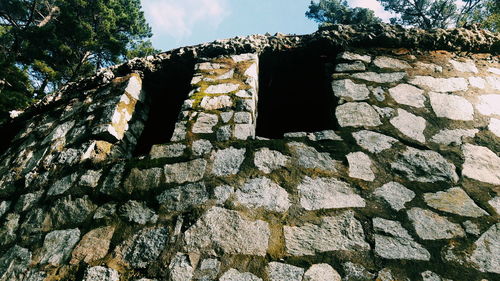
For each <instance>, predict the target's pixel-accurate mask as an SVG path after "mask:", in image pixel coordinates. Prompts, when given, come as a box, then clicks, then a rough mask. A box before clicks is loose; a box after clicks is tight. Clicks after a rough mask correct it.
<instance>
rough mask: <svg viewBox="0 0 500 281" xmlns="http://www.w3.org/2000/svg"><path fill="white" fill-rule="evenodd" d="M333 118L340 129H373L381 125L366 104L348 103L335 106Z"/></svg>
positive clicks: (375, 113)
mask: <svg viewBox="0 0 500 281" xmlns="http://www.w3.org/2000/svg"><path fill="white" fill-rule="evenodd" d="M335 116H336V117H337V120H338V122H339V125H340V126H342V127H363V126H368V127H375V126H379V125H382V122H381V121H380V118H379V116H378V114H377V112H376V111H375V109H373V107H371V106H370V105H369V104H367V103H366V102H348V103H345V104H342V105H339V106H337V108H336V110H335Z"/></svg>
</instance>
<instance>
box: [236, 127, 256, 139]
mask: <svg viewBox="0 0 500 281" xmlns="http://www.w3.org/2000/svg"><path fill="white" fill-rule="evenodd" d="M233 135H234V137H235V138H236V139H238V140H246V139H249V138H250V139H253V138H255V125H254V124H235V125H234V133H233Z"/></svg>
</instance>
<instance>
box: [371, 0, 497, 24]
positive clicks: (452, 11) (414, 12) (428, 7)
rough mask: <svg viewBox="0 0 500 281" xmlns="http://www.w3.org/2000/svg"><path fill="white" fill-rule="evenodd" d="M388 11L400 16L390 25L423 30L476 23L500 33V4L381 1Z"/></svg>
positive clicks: (474, 0)
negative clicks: (499, 27) (499, 25)
mask: <svg viewBox="0 0 500 281" xmlns="http://www.w3.org/2000/svg"><path fill="white" fill-rule="evenodd" d="M378 1H379V2H380V3H381V4H382V6H383V7H384V9H385V10H387V11H391V12H394V13H396V14H397V15H398V17H396V18H391V23H393V24H401V25H406V26H415V27H420V28H423V29H432V28H448V27H461V26H464V25H470V24H473V23H480V24H483V25H484V27H485V28H488V29H490V30H492V31H496V30H498V22H499V5H500V4H499V2H498V0H462V5H461V7H459V6H457V1H455V0H378Z"/></svg>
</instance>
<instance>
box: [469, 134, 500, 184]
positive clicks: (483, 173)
mask: <svg viewBox="0 0 500 281" xmlns="http://www.w3.org/2000/svg"><path fill="white" fill-rule="evenodd" d="M462 151H463V153H464V157H465V162H464V164H463V170H462V174H463V175H464V176H466V177H468V178H471V179H475V180H478V181H482V182H487V183H491V184H497V185H498V184H500V173H499V172H498V171H500V157H498V156H497V155H496V154H495V153H494V152H493V151H491V150H489V149H488V148H486V147H484V146H478V145H472V144H465V145H463V146H462Z"/></svg>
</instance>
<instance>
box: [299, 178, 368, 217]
mask: <svg viewBox="0 0 500 281" xmlns="http://www.w3.org/2000/svg"><path fill="white" fill-rule="evenodd" d="M297 189H298V190H299V196H300V205H301V206H302V208H304V209H306V210H309V211H311V210H320V209H335V208H352V207H361V208H362V207H365V201H364V200H363V198H362V197H361V196H359V195H358V194H356V193H355V191H354V189H353V188H352V187H351V186H350V185H349V184H348V183H346V182H343V181H340V180H337V179H334V178H317V179H312V178H310V177H307V176H306V177H305V178H304V180H303V181H302V183H301V184H299V186H298V187H297Z"/></svg>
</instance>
